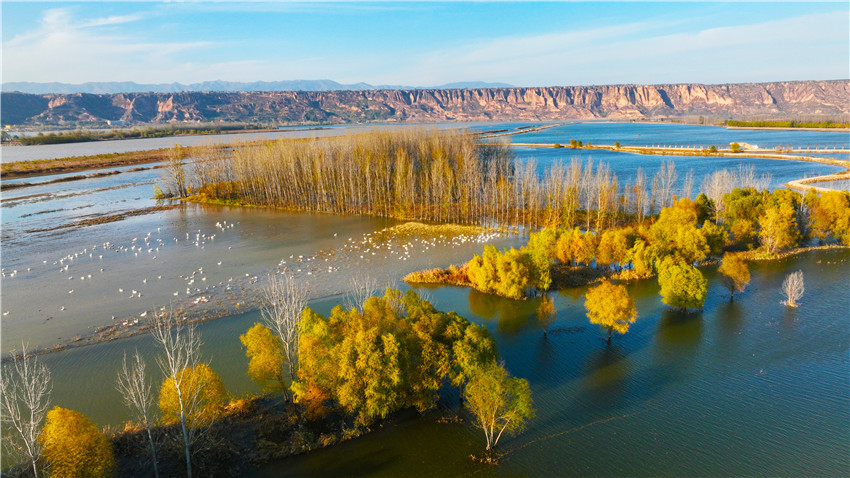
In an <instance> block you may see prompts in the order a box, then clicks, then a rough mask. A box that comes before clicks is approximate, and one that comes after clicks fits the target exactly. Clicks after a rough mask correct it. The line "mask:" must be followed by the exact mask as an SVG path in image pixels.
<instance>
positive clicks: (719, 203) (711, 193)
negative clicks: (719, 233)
mask: <svg viewBox="0 0 850 478" xmlns="http://www.w3.org/2000/svg"><path fill="white" fill-rule="evenodd" d="M734 188H735V180H734V178H733V177H732V173H730V172H729V170H727V169H720V170H718V171H714V172H713V173H711V175H709V176H706V177H705V179H703V181H702V192H703V193H705V195H706V196H707V197H708V198H709V199H711V201H712V202H713V203H714V211H712V212H713V213H714V216H715V217H714V219H715V222H716V223H719V222H720V214H721V213H722V212H723V210H724V205H723V195H724V194H726V193H728V192H730V191H732V189H734Z"/></svg>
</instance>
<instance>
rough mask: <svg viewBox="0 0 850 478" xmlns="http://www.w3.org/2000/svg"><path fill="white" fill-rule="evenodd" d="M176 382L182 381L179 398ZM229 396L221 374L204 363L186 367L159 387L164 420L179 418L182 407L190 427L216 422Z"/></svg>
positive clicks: (172, 420) (169, 421)
mask: <svg viewBox="0 0 850 478" xmlns="http://www.w3.org/2000/svg"><path fill="white" fill-rule="evenodd" d="M176 384H180V391H181V393H180V394H179V397H178V393H177V386H176ZM228 399H229V395H228V393H227V390H226V389H225V388H224V384H223V383H222V382H221V377H219V376H218V374H216V373H215V372H214V371H213V369H212V368H210V367H209V365H206V364H203V363H202V364H198V365H196V366H195V367H186V368H184V369H183V370H181V371H180V373H178V374H177V376H176V377H168V378H166V379H165V381H164V382H162V387H160V389H159V409H160V411H161V412H162V419H163V421H165V422H166V423H171V422H176V421H178V420H179V419H180V413H181V410H182V411H183V413H184V414H185V416H186V424H187V426H188V427H190V428H195V427H202V426H205V425H206V424H208V423H211V422H212V421H214V420H215V419H216V418H217V417H218V416H219V415H220V414H221V412H222V410H223V407H224V405H226V404H227V401H228ZM181 405H182V406H181Z"/></svg>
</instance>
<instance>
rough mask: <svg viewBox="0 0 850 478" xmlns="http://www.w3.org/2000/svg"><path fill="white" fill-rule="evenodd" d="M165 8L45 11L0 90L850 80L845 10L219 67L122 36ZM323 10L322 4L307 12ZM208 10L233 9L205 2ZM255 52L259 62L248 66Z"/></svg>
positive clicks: (183, 48)
mask: <svg viewBox="0 0 850 478" xmlns="http://www.w3.org/2000/svg"><path fill="white" fill-rule="evenodd" d="M240 5H241V4H240ZM252 5H253V4H252ZM172 6H174V5H173V4H172V5H169V6H168V8H166V9H165V10H159V11H152V12H148V13H144V14H133V15H119V16H103V17H101V18H94V19H85V20H78V19H75V18H74V16H73V13H74V11H73V10H72V9H69V8H58V9H51V10H48V11H46V12H45V13H44V15H43V17H42V20H41V24H40V26H39V27H38V28H37V29H35V30H33V31H31V32H27V33H26V34H23V35H19V36H17V37H15V38H13V39H11V40H9V41H7V42H4V44H3V81H42V82H52V81H61V82H68V83H79V82H86V81H128V80H129V81H136V82H140V83H170V82H181V83H193V82H199V81H207V80H217V79H221V80H229V81H258V80H284V79H323V78H327V79H332V80H336V81H341V82H349V83H350V82H358V81H365V82H369V83H373V84H406V85H417V86H427V85H438V84H442V83H448V82H453V81H468V80H481V81H503V82H508V83H513V84H517V85H526V86H537V85H540V86H544V85H570V84H602V83H667V82H669V83H674V82H706V83H710V82H716V83H721V82H737V81H771V80H786V79H832V78H846V77H847V72H848V70H850V64H848V63H850V59H848V57H850V53H848V49H850V47H848V44H847V38H848V37H850V33H848V13H847V11H846V10H842V11H838V12H835V13H828V14H816V15H807V16H802V17H797V18H790V19H784V20H775V21H769V22H759V21H754V22H752V23H751V24H747V25H739V26H730V27H707V28H705V29H703V30H700V31H695V32H687V33H669V32H670V31H672V30H674V29H679V30H681V26H682V24H675V25H674V24H670V23H662V22H660V21H648V22H633V23H626V24H620V25H613V26H606V27H601V28H595V29H588V30H581V31H565V32H554V33H546V34H538V35H528V36H505V37H498V38H493V39H489V40H479V41H475V42H469V43H466V44H457V45H454V46H453V47H451V48H441V49H435V50H431V51H426V52H424V53H418V54H416V53H410V52H409V50H410V49H409V48H407V49H401V50H399V49H397V48H396V49H393V48H387V49H380V48H379V47H376V49H375V50H374V51H347V50H346V48H345V46H344V45H340V48H339V50H338V52H336V53H333V54H332V55H333V56H331V54H328V55H325V56H309V55H310V54H309V53H307V52H304V51H302V50H300V49H291V50H287V49H281V50H280V51H270V50H254V47H255V46H254V45H245V47H244V48H242V50H241V51H243V52H244V55H246V56H243V57H242V58H237V59H234V58H233V57H232V56H228V55H227V54H225V53H222V55H221V56H220V59H217V60H215V61H213V62H205V61H202V60H201V59H202V58H207V57H210V55H209V54H210V53H211V52H214V49H215V48H221V47H234V46H235V45H233V44H223V43H221V42H210V41H201V40H198V41H190V42H178V41H158V40H143V39H140V38H139V37H137V36H133V34H131V33H130V31H138V28H136V29H135V30H133V29H131V28H129V27H131V26H138V25H132V24H133V23H135V22H139V21H140V20H143V19H147V18H148V17H147V15H163V18H167V17H168V13H169V12H172V13H173V10H170V8H171V7H172ZM188 7H189V6H186V8H188ZM319 7H322V8H326V7H328V6H327V5H318V6H316V5H311V6H308V7H307V8H319ZM331 7H334V6H331ZM204 8H211V9H215V8H232V6H230V5H219V4H207V5H205V6H204ZM258 8H292V7H290V6H272V7H270V6H268V5H265V6H264V5H260V6H259V7H258ZM299 8H300V7H299ZM676 21H677V22H682V21H683V20H682V19H677V20H676ZM160 26H161V27H162V26H163V25H160ZM442 34H445V35H451V32H443V33H442ZM136 35H138V34H136ZM146 36H147V35H146ZM236 46H238V45H236ZM420 47H421V46H420ZM233 50H236V48H228V51H233ZM252 52H253V53H254V54H256V55H262V56H254V57H251V56H250V55H251V53H252ZM188 53H191V55H187V54H188ZM274 55H277V57H276V58H273V59H268V58H269V57H273V56H274ZM299 55H300V56H299ZM186 58H189V60H187V59H186ZM193 58H194V59H193Z"/></svg>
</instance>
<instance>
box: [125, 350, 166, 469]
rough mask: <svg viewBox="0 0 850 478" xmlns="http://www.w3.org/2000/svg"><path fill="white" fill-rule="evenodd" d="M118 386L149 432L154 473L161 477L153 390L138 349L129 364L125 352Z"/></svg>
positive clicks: (139, 420)
mask: <svg viewBox="0 0 850 478" xmlns="http://www.w3.org/2000/svg"><path fill="white" fill-rule="evenodd" d="M116 388H117V389H118V392H120V393H121V395H122V396H123V398H124V403H125V404H126V405H127V407H128V408H129V409H130V413H131V414H132V417H133V419H134V420H135V421H137V422H139V423H141V424H142V425H144V427H145V431H146V432H147V434H148V444H149V445H150V448H151V459H152V460H153V474H154V476H155V477H156V478H159V463H158V461H157V458H156V445H155V444H154V440H153V434H152V433H151V422H152V421H153V420H152V418H153V417H152V412H151V410H152V405H153V402H154V400H153V390H152V389H151V383H150V381H149V380H148V376H147V374H146V372H145V362H144V361H143V360H142V357H141V356H140V355H139V351H138V350H136V352H135V353H134V354H133V358H132V359H131V362H130V363H129V364H128V363H127V354H126V353H125V354H124V359H123V361H122V362H121V369H120V370H119V371H118V381H117V384H116Z"/></svg>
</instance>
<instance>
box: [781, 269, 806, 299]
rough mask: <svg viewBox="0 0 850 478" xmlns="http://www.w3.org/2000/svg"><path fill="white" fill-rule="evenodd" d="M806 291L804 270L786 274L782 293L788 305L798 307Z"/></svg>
mask: <svg viewBox="0 0 850 478" xmlns="http://www.w3.org/2000/svg"><path fill="white" fill-rule="evenodd" d="M805 291H806V287H805V284H804V283H803V271H797V272H793V273H791V274H788V275H787V276H785V280H784V281H782V294H783V295H784V296H785V300H784V301H783V302H782V303H783V304H784V305H787V306H788V307H797V301H798V300H800V299H801V298H802V297H803V292H805Z"/></svg>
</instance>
